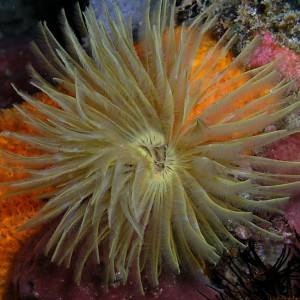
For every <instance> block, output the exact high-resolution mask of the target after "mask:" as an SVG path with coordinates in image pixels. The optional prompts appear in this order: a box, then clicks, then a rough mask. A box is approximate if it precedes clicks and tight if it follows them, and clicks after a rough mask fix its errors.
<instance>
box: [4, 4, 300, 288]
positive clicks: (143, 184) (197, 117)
mask: <svg viewBox="0 0 300 300" xmlns="http://www.w3.org/2000/svg"><path fill="white" fill-rule="evenodd" d="M158 2H159V3H158V4H157V6H156V8H155V9H154V12H153V13H152V14H150V12H149V10H150V9H149V7H150V5H149V4H148V6H147V10H146V13H145V18H144V20H143V26H142V27H141V30H140V41H139V44H138V45H137V46H135V44H134V41H133V37H132V32H131V29H130V26H127V25H126V24H125V23H124V21H123V19H122V17H121V15H120V13H119V11H118V9H116V12H117V14H116V15H117V18H116V20H115V21H114V22H112V21H111V22H110V25H109V29H110V30H109V31H110V33H108V32H107V30H106V29H105V28H104V26H103V24H102V23H101V22H97V20H96V18H95V15H94V12H93V10H92V9H91V8H87V9H86V11H85V12H84V13H83V18H84V20H82V26H81V29H82V40H84V46H82V45H81V44H80V42H79V41H78V39H77V38H76V36H75V34H74V32H73V31H72V29H71V28H70V26H69V24H68V22H67V20H66V18H65V16H63V17H62V20H63V22H64V33H65V37H66V40H67V47H66V49H67V50H65V49H64V48H63V47H62V46H61V45H60V44H59V43H58V42H57V41H56V39H55V38H54V36H53V35H52V34H51V32H50V31H49V29H48V28H47V27H46V25H43V26H42V33H43V38H44V40H45V46H46V48H47V51H46V52H45V51H41V50H40V49H39V48H38V47H37V46H35V47H36V50H37V52H38V53H39V55H40V57H41V58H42V59H43V60H44V62H45V64H46V65H47V66H48V69H49V72H51V74H52V75H53V81H54V83H55V84H53V85H52V84H50V83H48V82H46V81H45V80H44V79H43V78H42V77H41V76H40V75H39V74H38V73H37V72H35V71H34V70H32V76H33V80H32V84H33V85H34V86H36V87H37V88H39V90H41V91H42V92H43V93H45V94H46V95H48V96H49V97H50V98H51V99H52V100H53V101H54V102H55V103H56V104H57V105H58V106H59V108H56V107H52V106H50V105H47V104H44V103H42V102H40V101H38V100H36V99H35V97H34V96H30V95H28V94H26V93H24V92H21V91H18V93H19V94H20V95H21V96H22V97H23V99H24V100H25V101H27V102H28V103H30V104H31V105H32V106H34V107H35V108H36V109H37V110H38V111H39V112H40V113H41V114H42V115H44V116H45V118H40V116H39V115H35V114H34V113H31V112H29V111H26V110H24V109H22V108H21V106H17V108H18V109H19V111H20V113H21V114H22V115H23V116H24V118H25V119H26V120H27V121H28V122H29V123H30V124H31V125H32V126H33V127H34V128H35V129H36V130H37V131H38V132H39V133H40V134H39V135H37V136H30V135H24V134H18V133H12V132H4V133H2V135H3V136H6V137H11V138H14V139H20V140H23V141H26V142H28V143H30V144H31V145H33V146H35V147H39V148H42V149H44V150H45V151H47V153H48V154H47V155H42V156H39V157H22V156H20V155H16V154H8V153H3V155H4V156H5V157H6V159H7V165H8V167H14V162H18V163H22V164H23V166H24V169H26V170H27V171H28V172H29V173H30V174H31V175H30V177H28V178H27V179H24V180H21V181H16V182H11V183H8V185H9V186H10V188H11V189H12V190H13V191H12V193H14V192H16V193H20V192H22V193H23V192H26V191H31V190H36V189H42V188H44V187H48V186H53V187H54V188H53V190H51V191H50V192H48V193H47V194H46V195H45V194H42V195H41V197H46V196H47V197H48V198H49V199H50V200H49V201H48V203H47V204H46V205H45V206H44V207H43V209H42V210H41V211H39V212H38V213H37V214H36V216H35V217H33V218H32V219H31V220H29V222H28V223H26V224H25V225H24V226H23V228H28V227H32V226H35V225H36V224H40V223H47V222H50V221H51V220H53V219H55V218H61V219H60V223H59V224H58V225H57V227H56V229H55V231H54V233H53V235H52V237H51V238H50V240H49V242H48V244H47V247H46V254H47V255H51V257H52V260H53V261H54V262H56V263H58V264H61V263H65V264H66V265H67V266H70V264H72V267H74V272H75V274H76V281H77V282H78V283H79V282H80V277H81V274H82V270H83V268H84V265H85V263H86V261H87V259H89V258H90V257H94V258H95V259H96V260H97V262H98V263H100V262H103V263H104V265H105V272H106V280H107V283H108V284H109V283H111V282H114V281H115V280H116V274H118V279H120V278H121V281H123V282H126V279H127V276H128V273H129V271H132V272H136V274H137V276H138V278H139V280H140V281H141V274H144V275H147V277H148V279H149V280H150V282H151V283H152V284H154V285H157V284H158V283H159V281H158V278H159V274H160V272H161V269H162V265H163V264H165V265H167V266H168V267H169V268H170V269H172V270H173V271H174V272H176V273H179V272H180V271H181V270H183V269H185V270H190V271H192V272H195V271H197V270H203V268H204V267H205V266H206V265H207V264H215V263H216V262H217V261H218V258H219V255H220V254H221V253H222V252H223V251H226V250H227V249H230V248H232V247H235V246H236V245H238V246H239V247H243V244H242V243H240V242H239V241H238V240H237V239H236V238H235V237H234V236H233V235H232V234H231V232H230V231H229V230H228V229H227V227H226V224H227V222H228V220H230V222H231V224H233V225H240V224H242V225H245V226H248V227H249V228H252V229H253V230H258V231H260V232H261V234H262V235H266V236H267V235H268V236H270V237H271V238H280V235H278V234H276V233H274V232H270V231H268V230H267V226H268V224H269V223H268V222H267V221H265V220H263V219H261V218H260V217H259V216H257V215H256V214H255V213H256V212H257V211H261V210H262V211H267V212H281V209H282V205H283V204H284V203H285V202H286V201H287V200H288V197H289V196H290V195H291V194H292V193H295V192H298V191H299V189H300V183H299V178H300V175H299V173H300V172H299V166H300V163H296V162H295V163H291V162H283V161H274V160H271V159H266V158H262V157H257V156H254V153H255V152H256V151H257V150H258V149H260V148H261V147H263V146H265V145H267V144H270V143H271V142H274V141H276V140H278V139H280V138H282V137H285V136H287V135H290V134H292V133H294V132H296V131H297V130H294V131H288V130H279V131H275V132H270V133H264V132H263V129H264V128H265V127H266V126H268V125H270V124H272V123H274V122H275V121H277V120H278V119H280V118H283V117H285V116H286V115H287V114H289V113H290V112H293V111H295V110H296V109H299V107H300V103H299V100H298V99H296V97H295V96H294V94H293V92H294V91H295V90H296V85H295V83H294V82H285V81H284V80H282V81H281V76H280V74H279V73H278V72H277V71H276V62H273V63H270V64H268V65H266V66H263V67H260V68H257V69H254V70H250V71H246V72H242V71H240V72H236V71H235V70H238V69H239V68H240V66H241V65H243V64H245V63H246V62H247V60H248V59H249V58H250V56H251V53H252V52H253V50H254V49H255V47H256V46H257V44H258V43H259V38H258V37H257V38H255V39H254V40H253V42H252V43H251V44H250V45H249V46H248V47H247V48H246V49H245V50H244V51H243V52H242V53H241V54H240V55H239V56H238V57H236V58H235V59H234V60H233V61H232V62H231V63H230V64H229V65H228V66H227V67H226V68H224V69H223V70H221V71H220V70H219V69H218V66H219V65H221V63H222V61H223V60H226V57H227V59H228V55H229V54H228V51H229V50H230V48H231V46H232V44H233V43H234V40H235V37H234V36H233V35H232V34H231V33H230V31H228V32H227V33H226V34H225V35H224V36H223V37H222V38H221V39H220V41H219V42H217V43H215V44H213V45H211V47H210V48H209V49H207V51H203V47H204V48H205V45H204V44H205V43H206V41H207V37H208V36H209V30H210V29H211V28H212V27H213V26H214V24H215V21H216V18H211V17H209V16H208V12H209V10H208V11H207V12H205V13H203V14H202V15H200V16H199V17H197V18H196V19H195V20H193V21H192V22H189V23H184V24H182V26H180V27H176V28H175V26H174V25H175V21H174V10H175V8H174V7H175V5H174V4H170V3H168V1H158ZM167 11H171V13H170V16H169V17H167V13H166V12H167ZM203 45H204V46H203ZM201 49H202V50H201ZM56 85H59V86H60V89H58V88H57V86H56ZM62 89H63V90H64V91H62ZM241 166H246V167H241ZM22 170H23V169H22ZM99 249H100V250H99ZM75 250H76V251H77V252H76V255H74V251H75ZM99 253H101V255H100V254H99ZM141 286H142V283H141Z"/></svg>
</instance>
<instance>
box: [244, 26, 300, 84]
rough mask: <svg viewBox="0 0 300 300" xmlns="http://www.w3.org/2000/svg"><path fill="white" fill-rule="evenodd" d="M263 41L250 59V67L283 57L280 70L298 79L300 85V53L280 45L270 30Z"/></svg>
mask: <svg viewBox="0 0 300 300" xmlns="http://www.w3.org/2000/svg"><path fill="white" fill-rule="evenodd" d="M262 38H263V39H262V43H261V45H260V46H259V47H258V48H257V49H256V51H255V52H254V55H253V57H252V59H251V61H250V67H251V68H256V67H260V66H263V65H265V64H267V63H269V62H271V61H274V60H276V59H277V58H279V57H281V59H280V61H279V63H278V70H279V71H281V72H282V73H283V75H284V76H285V77H287V78H289V79H296V80H297V82H298V86H299V87H300V55H297V54H296V53H294V52H293V51H292V50H289V49H288V48H285V47H282V46H280V45H278V44H277V43H276V41H275V39H274V37H273V36H272V35H271V33H270V32H268V31H267V32H266V33H265V34H264V35H263V36H262Z"/></svg>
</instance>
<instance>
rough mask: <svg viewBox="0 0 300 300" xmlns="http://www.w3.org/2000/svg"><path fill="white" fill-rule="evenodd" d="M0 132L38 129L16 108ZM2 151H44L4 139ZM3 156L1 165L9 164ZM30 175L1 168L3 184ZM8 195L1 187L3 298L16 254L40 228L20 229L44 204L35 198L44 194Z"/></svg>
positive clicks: (5, 114) (6, 114)
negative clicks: (6, 195) (26, 120)
mask: <svg viewBox="0 0 300 300" xmlns="http://www.w3.org/2000/svg"><path fill="white" fill-rule="evenodd" d="M37 98H39V99H40V100H41V101H43V102H47V103H50V102H49V101H50V99H49V98H48V97H47V96H45V95H44V94H41V93H39V94H37ZM22 106H23V107H26V108H27V109H28V110H31V111H34V108H33V107H31V106H30V105H29V104H27V103H23V104H22ZM0 131H1V132H2V131H14V132H20V133H25V134H35V132H34V130H33V129H32V128H31V127H30V126H29V125H28V124H26V123H25V121H24V119H22V117H20V114H19V112H18V111H17V110H16V109H15V108H11V109H6V110H3V111H2V112H1V115H0ZM0 149H2V150H5V151H10V152H13V153H18V154H22V155H27V156H36V155H41V154H43V153H44V152H43V151H41V150H38V149H34V148H33V147H30V146H28V145H26V143H24V142H22V141H18V140H12V139H8V138H5V137H0ZM1 156H2V155H1V153H0V164H1V165H2V164H5V163H4V161H3V158H1ZM26 176H27V174H26V173H25V172H21V171H15V170H13V169H9V168H5V167H1V166H0V182H7V181H15V180H19V179H22V178H24V177H26ZM5 193H6V189H5V187H4V186H3V185H2V186H0V195H1V198H2V199H1V203H0V299H1V298H2V295H3V293H4V289H5V284H6V280H7V278H8V274H9V270H10V266H11V264H12V262H13V259H14V255H15V254H16V253H17V252H18V250H19V249H20V247H21V246H22V244H24V243H25V242H26V241H27V240H28V238H29V237H30V236H31V235H32V234H33V233H35V232H37V231H38V230H39V228H34V229H31V230H23V231H18V230H17V229H18V227H20V226H21V225H23V224H24V223H25V222H26V221H27V220H28V219H29V218H30V217H32V216H33V215H34V214H35V213H36V212H37V211H38V210H40V209H41V208H42V206H43V205H44V202H43V201H42V200H37V199H35V197H34V196H36V195H37V194H38V193H40V191H36V192H31V193H28V194H26V195H17V196H13V197H9V198H7V199H6V198H4V197H3V194H5Z"/></svg>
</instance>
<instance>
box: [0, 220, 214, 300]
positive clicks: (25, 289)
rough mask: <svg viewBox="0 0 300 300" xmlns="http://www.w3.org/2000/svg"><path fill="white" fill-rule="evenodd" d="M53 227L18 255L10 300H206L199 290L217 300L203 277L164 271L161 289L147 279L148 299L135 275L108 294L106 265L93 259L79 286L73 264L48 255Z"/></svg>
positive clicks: (12, 271)
mask: <svg viewBox="0 0 300 300" xmlns="http://www.w3.org/2000/svg"><path fill="white" fill-rule="evenodd" d="M52 225H53V226H49V227H48V228H45V229H43V230H42V232H40V233H38V234H37V235H35V236H34V237H33V238H32V239H31V240H30V241H29V242H28V243H27V244H26V245H24V247H23V248H22V250H21V251H20V252H19V253H18V255H17V256H16V259H15V264H14V266H13V268H12V270H11V275H10V280H9V284H8V289H7V293H6V296H5V299H6V300H9V299H10V300H11V299H40V300H56V299H61V300H67V299H72V300H94V299H95V300H96V299H107V300H110V299H124V300H125V299H133V300H134V299H179V300H180V299H200V300H201V299H204V298H203V297H202V296H201V295H200V294H199V292H198V290H200V291H201V292H202V293H204V294H205V295H207V296H208V297H209V299H215V292H214V291H212V290H210V289H209V288H208V287H206V286H205V284H204V281H203V279H202V278H200V280H196V279H193V278H192V277H191V276H175V275H174V274H171V273H170V272H168V271H163V272H162V275H161V276H160V285H159V286H158V287H151V286H150V284H149V283H147V280H146V278H143V280H144V281H145V282H144V283H143V284H144V291H145V296H144V297H143V296H141V293H140V289H139V286H138V283H137V280H136V278H135V275H134V274H132V272H131V273H130V276H129V279H128V280H127V283H126V284H125V285H122V284H121V283H118V282H116V283H115V284H113V286H112V287H110V288H109V290H108V292H107V291H106V289H105V287H104V276H103V273H104V272H103V271H104V268H105V266H104V265H98V264H96V263H94V262H93V261H91V260H89V261H88V263H87V267H86V268H85V269H84V272H83V274H82V279H81V284H80V286H78V285H76V283H75V282H74V280H73V279H72V276H73V267H72V263H71V266H70V268H69V269H67V268H65V267H64V266H57V265H56V264H54V263H52V262H51V261H50V259H49V258H48V257H46V256H45V255H44V249H45V245H46V243H47V241H48V240H49V238H50V236H51V234H52V233H53V228H55V224H52ZM77 255H78V254H77ZM100 256H101V254H100Z"/></svg>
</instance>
